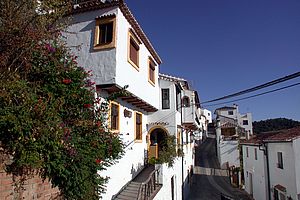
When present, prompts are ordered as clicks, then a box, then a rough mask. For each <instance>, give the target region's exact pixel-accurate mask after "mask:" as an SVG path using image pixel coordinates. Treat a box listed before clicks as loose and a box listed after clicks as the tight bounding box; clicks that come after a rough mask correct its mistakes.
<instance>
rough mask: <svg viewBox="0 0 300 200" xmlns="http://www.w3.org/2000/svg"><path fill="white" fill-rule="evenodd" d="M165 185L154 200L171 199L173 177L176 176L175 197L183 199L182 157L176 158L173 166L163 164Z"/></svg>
mask: <svg viewBox="0 0 300 200" xmlns="http://www.w3.org/2000/svg"><path fill="white" fill-rule="evenodd" d="M162 173H163V180H162V181H163V186H162V188H161V189H160V191H159V192H158V193H157V194H156V196H155V198H154V200H170V199H171V194H172V190H171V178H172V177H173V176H174V199H175V200H181V199H182V195H181V194H182V192H181V191H182V188H181V185H182V178H181V177H182V174H181V158H178V159H176V161H175V163H174V165H173V166H172V167H168V165H167V164H163V165H162Z"/></svg>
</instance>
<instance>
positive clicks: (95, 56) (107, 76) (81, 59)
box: [63, 8, 118, 84]
mask: <svg viewBox="0 0 300 200" xmlns="http://www.w3.org/2000/svg"><path fill="white" fill-rule="evenodd" d="M117 13H118V9H117V8H110V9H102V10H97V11H90V12H84V13H80V14H76V15H73V16H72V20H71V22H70V24H71V25H69V26H68V28H67V32H65V33H63V35H64V36H65V38H66V42H67V45H68V46H69V47H70V49H71V50H72V52H73V53H74V54H75V55H77V56H78V58H77V62H78V64H79V66H81V67H84V68H85V69H87V70H92V73H93V77H92V78H93V79H94V81H95V82H96V84H111V83H115V77H116V49H107V50H103V51H94V50H93V45H94V31H95V26H96V23H95V18H96V17H97V16H102V15H110V14H117Z"/></svg>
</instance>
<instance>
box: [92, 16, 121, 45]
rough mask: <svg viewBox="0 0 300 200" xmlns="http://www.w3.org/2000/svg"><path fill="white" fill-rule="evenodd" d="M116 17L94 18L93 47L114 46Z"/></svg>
mask: <svg viewBox="0 0 300 200" xmlns="http://www.w3.org/2000/svg"><path fill="white" fill-rule="evenodd" d="M115 26H116V17H115V16H113V17H102V18H98V19H96V28H95V36H94V49H96V50H98V49H107V48H114V47H115V29H116V28H115Z"/></svg>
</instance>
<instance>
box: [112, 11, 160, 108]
mask: <svg viewBox="0 0 300 200" xmlns="http://www.w3.org/2000/svg"><path fill="white" fill-rule="evenodd" d="M118 13H119V14H118V18H117V25H118V29H117V52H116V60H117V69H116V82H117V84H119V85H121V86H124V85H129V88H128V90H129V91H130V92H132V93H133V94H135V95H136V96H138V97H140V98H141V99H143V100H145V101H146V102H148V103H150V104H151V105H153V106H154V107H156V108H158V103H159V96H158V95H159V93H158V90H159V86H158V72H159V67H158V65H157V66H156V70H155V73H156V74H155V77H156V81H155V82H156V84H155V86H153V85H152V84H150V83H149V82H148V72H149V69H148V58H149V56H151V54H150V52H149V51H148V49H147V48H146V47H145V45H144V44H141V45H140V50H139V71H138V70H136V69H135V68H134V67H133V66H132V65H131V64H130V63H129V62H128V61H127V58H128V50H127V49H128V42H129V41H128V30H129V28H132V27H131V26H130V24H129V23H128V22H127V20H126V18H125V17H124V15H123V13H122V12H121V11H120V10H119V12H118Z"/></svg>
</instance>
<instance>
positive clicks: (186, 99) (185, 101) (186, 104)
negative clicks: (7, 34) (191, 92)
mask: <svg viewBox="0 0 300 200" xmlns="http://www.w3.org/2000/svg"><path fill="white" fill-rule="evenodd" d="M182 107H190V98H189V97H187V96H184V97H183V98H182Z"/></svg>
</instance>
